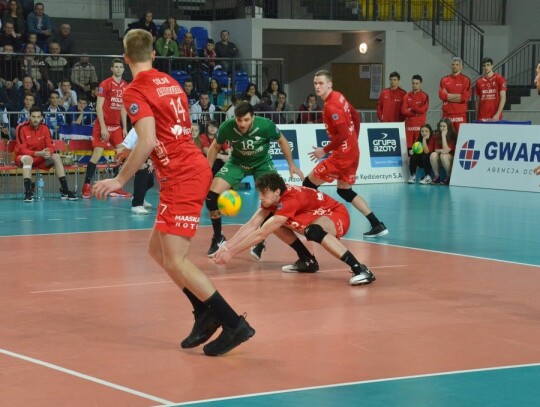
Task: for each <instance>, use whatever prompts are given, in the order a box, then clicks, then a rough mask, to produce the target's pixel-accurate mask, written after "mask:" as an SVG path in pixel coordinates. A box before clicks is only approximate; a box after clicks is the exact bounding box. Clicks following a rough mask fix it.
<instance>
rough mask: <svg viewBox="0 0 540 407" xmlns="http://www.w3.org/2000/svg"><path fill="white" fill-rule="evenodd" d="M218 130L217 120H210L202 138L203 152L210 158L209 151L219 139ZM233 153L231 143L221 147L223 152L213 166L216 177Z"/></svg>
mask: <svg viewBox="0 0 540 407" xmlns="http://www.w3.org/2000/svg"><path fill="white" fill-rule="evenodd" d="M218 130H219V124H218V122H216V121H215V120H210V121H209V122H208V123H207V124H206V131H205V132H204V133H203V134H201V136H200V139H201V143H202V150H203V153H204V155H205V156H208V149H209V148H210V145H211V144H212V143H213V142H214V140H215V138H216V137H217V133H218ZM231 152H232V149H231V148H230V146H229V143H228V142H224V143H223V144H222V145H221V150H220V151H219V152H218V154H217V156H216V160H215V161H214V165H213V166H212V173H213V174H214V175H216V174H217V172H218V171H219V170H220V169H221V167H223V165H224V164H225V163H226V162H227V161H229V158H230V157H231Z"/></svg>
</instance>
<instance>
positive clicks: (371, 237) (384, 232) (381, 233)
mask: <svg viewBox="0 0 540 407" xmlns="http://www.w3.org/2000/svg"><path fill="white" fill-rule="evenodd" d="M387 234H388V229H384V230H383V231H382V232H379V233H377V234H376V235H364V237H365V238H368V239H373V238H375V237H381V236H384V235H387Z"/></svg>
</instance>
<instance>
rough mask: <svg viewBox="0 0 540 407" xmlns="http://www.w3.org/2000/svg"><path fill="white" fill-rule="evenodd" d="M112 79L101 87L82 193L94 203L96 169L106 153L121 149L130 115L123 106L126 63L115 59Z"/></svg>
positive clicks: (120, 192) (121, 192)
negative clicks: (93, 184)
mask: <svg viewBox="0 0 540 407" xmlns="http://www.w3.org/2000/svg"><path fill="white" fill-rule="evenodd" d="M111 71H112V76H111V77H109V78H107V79H105V80H104V81H103V82H101V83H100V84H99V92H98V98H97V103H96V115H97V119H96V120H95V122H94V130H93V131H92V146H93V147H94V150H93V151H92V156H91V157H90V160H89V161H88V166H87V168H86V177H85V179H84V185H83V189H82V197H83V198H85V199H90V198H91V197H92V192H91V188H90V183H91V182H92V178H93V177H94V173H95V172H96V166H97V163H98V161H99V159H100V158H101V156H102V155H103V150H105V149H107V150H113V149H115V148H118V147H120V144H121V143H122V141H123V140H124V137H125V136H126V133H127V119H126V118H127V115H126V110H125V109H124V105H123V104H122V95H123V93H124V90H125V89H126V86H127V82H126V81H125V80H123V79H122V75H123V74H124V62H123V61H122V60H121V59H119V58H115V59H113V60H112V63H111ZM111 196H120V197H125V198H129V197H131V194H130V193H129V192H126V191H124V190H122V189H119V190H118V191H113V193H111Z"/></svg>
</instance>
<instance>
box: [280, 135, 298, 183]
mask: <svg viewBox="0 0 540 407" xmlns="http://www.w3.org/2000/svg"><path fill="white" fill-rule="evenodd" d="M278 144H279V147H280V148H281V151H282V152H283V156H284V157H285V159H286V160H287V164H289V174H290V175H291V178H294V174H296V175H298V176H299V177H300V179H301V180H302V181H303V180H304V173H303V172H302V171H301V170H300V168H298V167H297V166H296V164H295V163H294V159H293V156H292V151H291V147H290V146H289V142H288V141H287V139H286V138H285V136H284V135H283V134H281V136H280V137H279V139H278Z"/></svg>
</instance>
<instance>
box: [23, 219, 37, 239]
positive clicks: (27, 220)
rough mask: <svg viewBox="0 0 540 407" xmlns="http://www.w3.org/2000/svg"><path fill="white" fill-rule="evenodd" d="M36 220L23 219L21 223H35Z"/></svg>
mask: <svg viewBox="0 0 540 407" xmlns="http://www.w3.org/2000/svg"><path fill="white" fill-rule="evenodd" d="M33 221H34V220H33V219H21V222H33ZM30 236H32V235H30Z"/></svg>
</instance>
